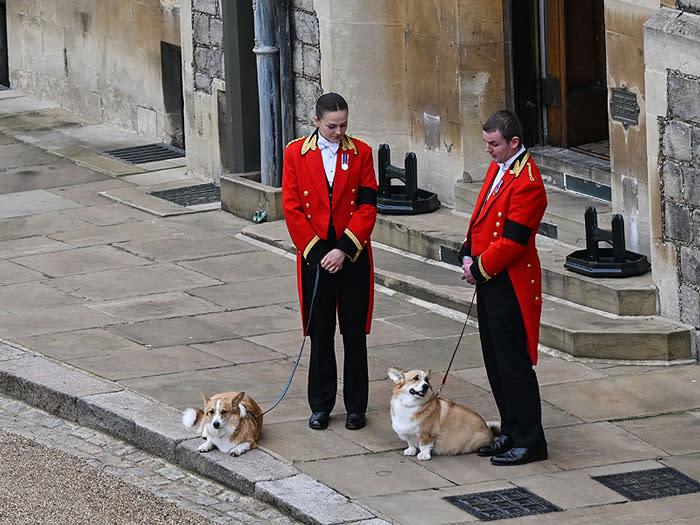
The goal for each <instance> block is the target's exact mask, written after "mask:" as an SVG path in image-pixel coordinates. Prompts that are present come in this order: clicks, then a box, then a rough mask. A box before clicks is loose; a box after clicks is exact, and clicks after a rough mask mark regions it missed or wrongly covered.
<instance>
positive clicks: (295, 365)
mask: <svg viewBox="0 0 700 525" xmlns="http://www.w3.org/2000/svg"><path fill="white" fill-rule="evenodd" d="M320 274H321V265H320V263H319V264H318V265H316V279H315V280H314V291H313V293H312V294H311V304H310V305H309V317H308V319H307V320H306V327H305V328H304V334H308V333H309V324H310V323H311V312H312V311H313V308H314V302H315V301H316V291H317V290H318V276H319V275H320ZM306 337H307V336H306V335H304V340H303V341H302V342H301V348H299V355H298V356H297V361H296V363H294V368H293V369H292V374H291V375H290V376H289V381H287V386H286V387H285V388H284V391H283V392H282V394H281V395H280V397H279V398H278V399H277V401H275V404H274V405H272V406H271V407H270V408H268V409H267V410H265V412H263V413H262V414H260V415H259V416H256V415H255V414H252V415H253V417H254V418H255V419H258V418H259V417H263V416H264V415H265V414H267V413H268V412H270V411H271V410H272V409H273V408H275V407H276V406H277V405H279V404H280V402H281V401H282V399H283V398H284V396H285V395H286V394H287V391H288V390H289V386H290V385H291V384H292V379H293V378H294V372H296V371H297V366H299V361H300V360H301V353H302V352H303V351H304V343H306Z"/></svg>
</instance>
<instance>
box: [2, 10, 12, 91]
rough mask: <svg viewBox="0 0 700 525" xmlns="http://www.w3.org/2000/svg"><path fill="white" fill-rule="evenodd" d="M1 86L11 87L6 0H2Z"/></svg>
mask: <svg viewBox="0 0 700 525" xmlns="http://www.w3.org/2000/svg"><path fill="white" fill-rule="evenodd" d="M0 86H2V87H5V88H9V87H10V65H9V60H8V52H7V6H6V5H5V2H4V0H3V1H0ZM0 89H1V88H0Z"/></svg>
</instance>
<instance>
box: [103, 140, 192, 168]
mask: <svg viewBox="0 0 700 525" xmlns="http://www.w3.org/2000/svg"><path fill="white" fill-rule="evenodd" d="M102 154H103V155H107V156H108V157H112V158H115V159H117V160H121V161H123V162H128V163H130V164H145V163H146V162H156V161H159V160H168V159H176V158H179V157H184V156H185V152H184V150H181V149H180V148H176V147H174V146H171V145H169V144H162V143H160V144H146V145H144V146H132V147H130V148H119V149H111V150H108V151H103V152H102Z"/></svg>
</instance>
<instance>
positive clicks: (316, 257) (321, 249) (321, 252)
mask: <svg viewBox="0 0 700 525" xmlns="http://www.w3.org/2000/svg"><path fill="white" fill-rule="evenodd" d="M329 251H330V250H329V249H328V248H327V247H326V243H325V241H322V240H321V241H319V242H317V243H316V244H315V245H314V247H313V248H311V250H309V253H307V254H306V264H308V265H309V266H316V265H317V264H318V263H320V262H321V259H323V258H324V257H325V256H326V254H327V253H328V252H329Z"/></svg>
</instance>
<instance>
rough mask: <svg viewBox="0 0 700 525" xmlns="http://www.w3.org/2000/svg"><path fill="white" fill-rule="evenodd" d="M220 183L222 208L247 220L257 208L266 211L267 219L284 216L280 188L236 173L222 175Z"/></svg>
mask: <svg viewBox="0 0 700 525" xmlns="http://www.w3.org/2000/svg"><path fill="white" fill-rule="evenodd" d="M220 183H221V209H222V210H226V211H228V212H230V213H233V214H234V215H237V216H238V217H243V218H244V219H248V220H252V219H253V214H254V213H255V212H256V211H258V210H264V211H265V212H266V213H267V220H268V221H277V220H280V219H283V218H284V211H283V209H282V188H274V187H272V186H268V185H267V184H261V183H260V182H256V181H254V180H250V179H249V178H246V177H241V176H237V175H229V176H222V177H221V179H220Z"/></svg>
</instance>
